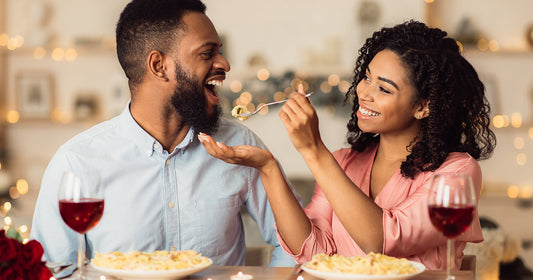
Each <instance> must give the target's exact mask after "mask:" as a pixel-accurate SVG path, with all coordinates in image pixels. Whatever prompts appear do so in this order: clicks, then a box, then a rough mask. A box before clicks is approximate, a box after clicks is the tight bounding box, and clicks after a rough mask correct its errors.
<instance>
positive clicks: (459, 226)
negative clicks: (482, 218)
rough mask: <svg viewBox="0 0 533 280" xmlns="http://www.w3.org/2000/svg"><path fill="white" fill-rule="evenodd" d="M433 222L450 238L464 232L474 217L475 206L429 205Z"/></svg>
mask: <svg viewBox="0 0 533 280" xmlns="http://www.w3.org/2000/svg"><path fill="white" fill-rule="evenodd" d="M429 217H430V218H431V223H433V225H434V226H435V227H436V228H437V229H438V230H439V231H440V232H442V233H443V234H444V236H446V237H448V238H453V237H456V236H458V235H459V234H461V233H463V232H464V231H466V230H467V229H468V227H470V224H471V223H472V220H473V219H474V206H460V207H451V208H448V207H442V206H429Z"/></svg>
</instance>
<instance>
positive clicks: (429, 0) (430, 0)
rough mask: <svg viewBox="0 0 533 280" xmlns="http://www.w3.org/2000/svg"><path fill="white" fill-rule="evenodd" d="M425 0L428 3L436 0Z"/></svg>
mask: <svg viewBox="0 0 533 280" xmlns="http://www.w3.org/2000/svg"><path fill="white" fill-rule="evenodd" d="M425 1H426V3H428V4H431V3H433V2H435V0H425Z"/></svg>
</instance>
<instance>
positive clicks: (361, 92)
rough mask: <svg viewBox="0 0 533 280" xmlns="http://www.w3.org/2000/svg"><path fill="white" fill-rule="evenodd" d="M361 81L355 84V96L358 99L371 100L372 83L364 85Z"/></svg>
mask: <svg viewBox="0 0 533 280" xmlns="http://www.w3.org/2000/svg"><path fill="white" fill-rule="evenodd" d="M363 83H364V81H363V82H361V83H359V85H358V86H357V88H356V90H357V97H358V98H359V100H372V85H365V84H363Z"/></svg>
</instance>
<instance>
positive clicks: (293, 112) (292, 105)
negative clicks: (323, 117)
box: [279, 86, 324, 153]
mask: <svg viewBox="0 0 533 280" xmlns="http://www.w3.org/2000/svg"><path fill="white" fill-rule="evenodd" d="M279 117H280V119H281V121H283V124H285V128H286V130H287V132H288V134H289V138H290V139H291V142H292V144H293V145H294V147H295V148H296V149H297V150H298V151H299V152H300V153H306V152H310V151H316V150H317V149H318V148H319V147H321V146H324V144H323V142H322V139H321V138H320V131H319V129H318V116H317V114H316V111H315V108H313V106H312V105H311V102H310V101H309V99H308V98H307V97H305V93H304V91H303V87H302V86H300V87H299V88H298V92H297V93H293V94H291V96H290V99H289V100H288V101H287V102H286V103H285V104H284V105H283V107H282V108H281V111H280V112H279Z"/></svg>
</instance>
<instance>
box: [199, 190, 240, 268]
mask: <svg viewBox="0 0 533 280" xmlns="http://www.w3.org/2000/svg"><path fill="white" fill-rule="evenodd" d="M241 204H242V202H241V201H240V199H239V197H238V196H233V197H226V198H217V199H205V200H197V201H196V202H195V210H196V211H195V213H194V217H195V223H196V236H195V238H196V240H197V242H196V246H198V251H199V252H201V253H202V254H203V255H205V256H208V257H213V258H215V259H216V258H217V257H218V256H221V255H227V254H228V253H230V252H231V251H233V250H235V249H238V248H239V247H242V246H243V245H242V244H244V233H243V226H242V220H241V216H240V209H241Z"/></svg>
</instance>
